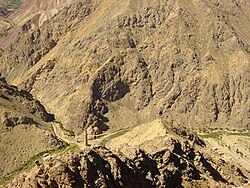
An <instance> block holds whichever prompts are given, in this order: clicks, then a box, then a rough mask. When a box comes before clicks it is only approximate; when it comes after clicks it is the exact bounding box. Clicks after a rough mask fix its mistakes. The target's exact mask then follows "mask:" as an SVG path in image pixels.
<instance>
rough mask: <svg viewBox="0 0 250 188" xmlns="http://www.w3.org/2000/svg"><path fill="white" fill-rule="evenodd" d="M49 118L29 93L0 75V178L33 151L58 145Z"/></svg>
mask: <svg viewBox="0 0 250 188" xmlns="http://www.w3.org/2000/svg"><path fill="white" fill-rule="evenodd" d="M53 118H54V117H53V115H51V114H49V113H48V112H47V111H46V110H45V108H44V106H43V105H41V103H40V102H39V101H37V100H35V99H34V98H33V96H32V95H31V94H30V93H28V92H26V91H23V90H18V89H17V87H15V86H11V85H8V84H7V82H6V81H5V80H4V78H0V151H1V152H0V163H1V165H0V178H2V177H3V176H5V175H7V174H8V173H10V172H12V171H14V170H16V169H18V168H20V167H21V166H22V165H23V164H24V163H25V162H26V161H27V160H28V159H29V158H31V157H32V156H34V155H36V154H37V153H39V152H42V151H45V150H50V149H56V148H58V147H60V146H62V143H60V141H59V140H58V139H56V138H55V137H54V136H53V135H52V134H51V133H50V132H51V129H50V125H49V124H48V123H47V122H48V121H52V120H53Z"/></svg>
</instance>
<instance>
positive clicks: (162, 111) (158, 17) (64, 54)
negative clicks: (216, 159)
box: [0, 0, 250, 133]
mask: <svg viewBox="0 0 250 188" xmlns="http://www.w3.org/2000/svg"><path fill="white" fill-rule="evenodd" d="M248 10H249V2H248V1H247V0H241V1H240V0H237V1H232V0H230V1H216V0H213V1H206V0H192V1H191V0H190V1H189V2H187V1H184V0H162V1H147V0H144V1H131V0H126V1H118V0H117V1H116V0H108V1H88V0H85V1H82V2H80V3H76V4H73V5H71V6H69V7H67V8H64V9H63V10H62V11H60V12H59V13H58V14H56V15H55V16H54V17H53V19H51V20H50V21H48V22H45V23H44V24H43V26H42V27H41V28H39V29H35V30H34V31H32V32H30V33H28V34H27V35H25V36H24V37H23V38H20V39H19V40H18V41H17V42H15V43H13V44H12V45H11V46H10V47H8V48H6V49H5V50H4V51H3V52H1V54H0V56H1V57H0V71H1V73H2V74H3V76H5V77H6V79H7V80H8V81H9V82H10V83H11V84H14V85H18V86H20V87H22V88H23V89H25V90H28V91H30V92H31V93H32V94H33V95H34V96H36V97H37V98H38V99H39V100H40V101H42V103H43V104H44V105H45V106H46V107H47V108H48V109H49V110H50V111H51V112H52V113H53V114H55V115H56V116H57V117H58V118H59V119H60V120H61V121H62V122H63V123H64V124H65V126H66V127H67V128H69V129H72V130H74V131H75V132H76V133H81V132H82V130H83V127H85V126H88V127H90V131H91V132H92V133H100V132H102V131H104V130H107V129H116V128H120V127H123V126H134V125H137V124H139V123H143V122H147V121H151V120H153V119H155V118H157V117H167V119H168V121H169V122H170V123H171V122H173V123H174V124H179V125H185V126H196V127H249V121H250V119H249V116H250V114H249V113H250V111H249V106H250V104H249V94H250V90H249V88H250V87H249V83H250V82H249V75H250V74H249V71H250V68H249V65H250V63H249V58H250V56H249V52H250V49H249V42H250V31H249V27H248V26H249V24H250V21H249V20H250V16H249V11H248Z"/></svg>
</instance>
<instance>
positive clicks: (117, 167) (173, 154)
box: [9, 139, 247, 188]
mask: <svg viewBox="0 0 250 188" xmlns="http://www.w3.org/2000/svg"><path fill="white" fill-rule="evenodd" d="M168 144H169V147H168V148H166V149H163V150H160V151H158V152H156V153H152V154H149V153H145V151H143V150H140V149H137V150H135V153H134V156H133V157H131V158H126V157H125V156H124V155H123V154H117V153H113V152H112V151H110V150H108V149H106V148H105V147H95V148H92V149H88V150H86V151H81V152H77V153H68V154H65V155H64V156H62V157H61V158H60V159H59V158H56V159H51V160H49V161H45V162H44V163H43V164H41V165H40V166H38V169H37V170H36V173H35V174H32V175H31V176H30V175H29V174H26V175H25V174H23V175H21V176H20V177H18V178H16V179H14V180H13V181H12V183H11V184H10V185H9V187H18V186H21V187H23V186H25V187H28V186H31V187H59V186H65V187H169V188H171V187H173V188H174V187H193V186H195V187H206V186H211V185H217V186H220V187H221V186H227V187H234V186H239V185H241V184H242V182H247V177H246V176H245V175H244V172H242V171H241V170H240V169H239V168H237V167H235V166H234V165H231V164H227V163H226V162H225V161H223V160H219V161H217V159H216V158H211V157H210V156H207V155H205V154H204V153H202V152H201V151H198V150H196V149H195V148H193V147H191V146H190V145H189V144H188V143H187V142H184V143H181V142H179V141H177V140H173V139H170V140H169V143H168Z"/></svg>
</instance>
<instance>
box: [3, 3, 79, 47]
mask: <svg viewBox="0 0 250 188" xmlns="http://www.w3.org/2000/svg"><path fill="white" fill-rule="evenodd" d="M74 2H77V0H56V1H49V0H22V1H20V0H7V1H1V2H0V32H1V33H2V35H0V43H1V46H0V48H5V47H7V46H8V45H9V44H10V43H11V42H13V41H16V40H17V39H18V38H19V37H22V36H23V35H24V34H25V33H27V32H28V31H29V30H34V29H36V28H38V27H39V26H41V25H42V24H43V22H45V21H47V20H49V19H50V18H52V17H53V16H54V15H55V14H57V13H58V12H59V11H60V10H61V9H62V8H63V7H65V6H68V5H70V4H71V3H74Z"/></svg>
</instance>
